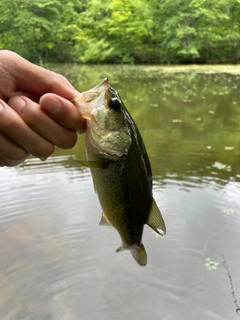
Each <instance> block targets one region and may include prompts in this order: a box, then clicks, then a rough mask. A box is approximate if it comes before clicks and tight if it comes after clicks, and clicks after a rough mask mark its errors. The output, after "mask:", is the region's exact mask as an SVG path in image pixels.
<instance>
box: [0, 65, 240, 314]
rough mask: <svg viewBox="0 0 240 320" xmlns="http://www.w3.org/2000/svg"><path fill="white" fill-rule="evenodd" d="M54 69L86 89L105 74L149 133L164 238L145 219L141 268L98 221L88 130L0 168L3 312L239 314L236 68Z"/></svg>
mask: <svg viewBox="0 0 240 320" xmlns="http://www.w3.org/2000/svg"><path fill="white" fill-rule="evenodd" d="M50 67H51V68H52V69H54V70H56V71H58V72H61V73H63V74H65V75H66V76H67V77H68V78H69V80H70V81H72V82H73V83H74V84H75V85H76V86H77V87H78V89H79V90H85V89H89V88H90V87H92V86H94V85H95V84H97V83H98V82H100V81H101V80H102V78H104V77H106V76H109V78H110V82H111V84H112V86H114V87H115V89H117V90H118V91H119V92H120V94H121V97H122V99H123V100H124V102H125V103H126V105H127V107H128V109H129V110H130V112H131V114H132V116H133V117H134V119H135V120H136V123H137V124H138V127H139V129H140V131H141V133H142V135H143V138H144V140H145V143H146V147H147V149H148V152H149V156H150V159H151V163H152V167H153V173H154V196H155V199H156V201H157V203H158V205H159V207H160V208H161V211H162V213H163V216H164V218H165V222H166V225H167V236H166V237H165V238H164V239H160V238H157V237H156V236H155V235H154V234H153V233H152V230H151V229H150V228H148V227H147V226H146V227H145V230H144V236H143V242H144V245H145V247H146V250H147V253H148V265H147V267H146V268H140V267H139V266H138V265H137V264H136V262H135V261H134V260H133V259H132V257H131V255H130V254H129V253H128V252H123V253H121V254H115V250H116V249H117V248H118V247H119V245H120V239H119V236H118V234H117V232H116V231H115V230H113V229H112V228H104V227H100V226H99V225H98V223H99V220H100V216H101V209H100V206H99V204H98V200H97V197H96V195H95V194H94V191H93V186H92V181H91V177H90V173H89V171H88V169H85V168H83V167H81V166H79V165H77V164H76V163H75V162H74V161H73V159H74V158H75V157H76V158H79V159H82V158H83V157H84V146H83V137H82V136H81V137H80V138H79V142H78V144H77V145H76V146H75V147H74V148H73V149H72V150H69V151H66V150H56V152H55V154H54V155H53V156H52V157H51V158H49V159H48V160H47V161H45V162H41V161H39V160H38V159H34V158H32V159H29V160H28V161H27V162H26V163H25V164H24V165H21V166H19V167H16V168H0V176H1V184H0V194H1V201H0V319H1V320H40V319H41V320H59V319H64V320H65V319H66V320H76V319H84V320H96V319H98V320H112V319H114V320H122V319H126V320H132V319H137V320H146V319H147V320H155V319H161V320H175V319H176V320H188V319H189V320H193V319H194V320H195V319H201V320H202V319H204V320H208V319H217V320H220V319H222V320H226V319H227V320H234V319H239V317H240V311H238V313H237V312H236V311H237V309H238V308H239V306H240V271H239V270H240V254H239V239H240V72H238V70H237V67H236V68H235V69H234V68H233V69H231V70H230V71H231V73H232V74H229V72H230V71H229V69H228V68H227V69H225V70H224V72H219V70H218V71H217V72H216V70H214V72H212V73H209V72H206V71H209V69H208V68H206V67H205V68H204V70H203V69H202V71H200V73H198V72H197V71H196V68H195V70H194V71H192V72H189V71H188V72H186V70H179V69H177V68H176V69H175V71H177V73H174V70H172V69H170V70H168V72H165V71H166V69H163V68H160V69H158V68H156V67H153V68H149V67H146V68H145V67H125V66H83V67H79V66H74V65H72V66H69V65H66V66H64V65H62V66H54V67H53V66H50ZM201 72H204V73H201ZM238 73H239V75H238Z"/></svg>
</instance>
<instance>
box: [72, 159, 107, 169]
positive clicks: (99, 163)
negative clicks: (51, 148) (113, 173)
mask: <svg viewBox="0 0 240 320" xmlns="http://www.w3.org/2000/svg"><path fill="white" fill-rule="evenodd" d="M75 161H76V162H77V163H79V164H81V165H82V166H84V167H88V168H107V167H108V166H109V164H110V163H111V162H112V161H111V160H108V159H104V160H96V161H87V160H75Z"/></svg>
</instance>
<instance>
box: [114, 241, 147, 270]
mask: <svg viewBox="0 0 240 320" xmlns="http://www.w3.org/2000/svg"><path fill="white" fill-rule="evenodd" d="M125 250H130V252H131V255H132V256H133V258H134V259H135V260H136V261H137V263H138V264H139V265H140V266H142V267H144V266H146V264H147V253H146V251H145V248H144V245H143V244H141V246H140V247H137V248H134V249H133V248H129V247H128V248H126V247H125V248H124V247H123V246H121V247H120V248H118V249H117V250H116V252H122V251H125Z"/></svg>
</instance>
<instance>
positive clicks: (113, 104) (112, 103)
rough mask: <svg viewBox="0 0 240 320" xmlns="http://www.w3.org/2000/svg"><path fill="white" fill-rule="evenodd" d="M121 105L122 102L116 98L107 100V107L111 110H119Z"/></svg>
mask: <svg viewBox="0 0 240 320" xmlns="http://www.w3.org/2000/svg"><path fill="white" fill-rule="evenodd" d="M121 105H122V102H121V100H119V99H118V98H112V99H111V100H110V101H109V107H110V108H111V109H113V110H120V108H121Z"/></svg>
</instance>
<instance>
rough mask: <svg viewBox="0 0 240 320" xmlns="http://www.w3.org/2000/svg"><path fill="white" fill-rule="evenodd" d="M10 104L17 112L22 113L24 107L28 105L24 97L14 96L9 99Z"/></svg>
mask: <svg viewBox="0 0 240 320" xmlns="http://www.w3.org/2000/svg"><path fill="white" fill-rule="evenodd" d="M8 104H9V105H10V107H11V108H12V109H14V110H15V111H16V112H17V113H20V111H21V110H22V108H23V107H24V106H25V105H26V101H25V100H24V99H22V98H21V97H19V96H17V97H12V98H11V99H10V100H9V101H8Z"/></svg>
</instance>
